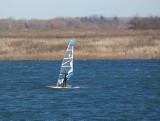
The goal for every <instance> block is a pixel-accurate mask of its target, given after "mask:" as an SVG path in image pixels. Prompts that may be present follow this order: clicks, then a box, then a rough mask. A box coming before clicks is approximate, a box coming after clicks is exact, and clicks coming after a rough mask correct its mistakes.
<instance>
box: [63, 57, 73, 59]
mask: <svg viewBox="0 0 160 121" xmlns="http://www.w3.org/2000/svg"><path fill="white" fill-rule="evenodd" d="M65 59H67V60H68V59H72V57H70V58H64V60H65Z"/></svg>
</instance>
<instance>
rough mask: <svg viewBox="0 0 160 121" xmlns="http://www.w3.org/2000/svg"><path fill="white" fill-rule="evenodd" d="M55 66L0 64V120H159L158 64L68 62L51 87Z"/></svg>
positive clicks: (56, 71) (44, 63) (54, 63)
mask: <svg viewBox="0 0 160 121" xmlns="http://www.w3.org/2000/svg"><path fill="white" fill-rule="evenodd" d="M60 65H61V61H14V62H9V61H5V62H0V120H16V121H17V120H138V121H139V120H142V121H151V120H153V121H158V120H160V116H159V114H160V73H159V72H160V60H110V61H107V60H105V61H99V60H94V61H74V76H73V78H72V79H71V80H70V81H68V83H69V84H70V85H73V86H78V87H80V88H77V89H49V88H47V86H49V85H56V83H57V78H58V74H59V69H60Z"/></svg>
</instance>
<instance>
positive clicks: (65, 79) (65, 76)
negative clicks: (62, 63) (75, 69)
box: [63, 70, 68, 87]
mask: <svg viewBox="0 0 160 121" xmlns="http://www.w3.org/2000/svg"><path fill="white" fill-rule="evenodd" d="M67 79H68V71H67V70H66V71H65V73H64V80H63V87H66V86H67Z"/></svg>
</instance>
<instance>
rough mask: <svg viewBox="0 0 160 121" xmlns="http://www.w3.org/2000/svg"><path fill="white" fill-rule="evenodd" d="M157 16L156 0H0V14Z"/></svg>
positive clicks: (158, 1)
mask: <svg viewBox="0 0 160 121" xmlns="http://www.w3.org/2000/svg"><path fill="white" fill-rule="evenodd" d="M90 15H103V16H105V17H113V16H118V17H132V16H135V15H138V16H150V15H152V16H160V0H0V18H9V17H13V18H15V19H20V18H24V19H32V18H38V19H50V18H56V17H82V16H90Z"/></svg>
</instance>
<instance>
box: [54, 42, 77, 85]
mask: <svg viewBox="0 0 160 121" xmlns="http://www.w3.org/2000/svg"><path fill="white" fill-rule="evenodd" d="M73 49H74V41H73V40H71V41H70V42H69V44H68V47H67V50H66V53H65V56H64V59H63V61H62V64H61V70H60V73H59V78H58V81H57V86H59V85H61V84H62V83H63V80H64V73H65V71H66V70H67V71H68V80H69V79H70V78H71V76H72V75H73Z"/></svg>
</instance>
